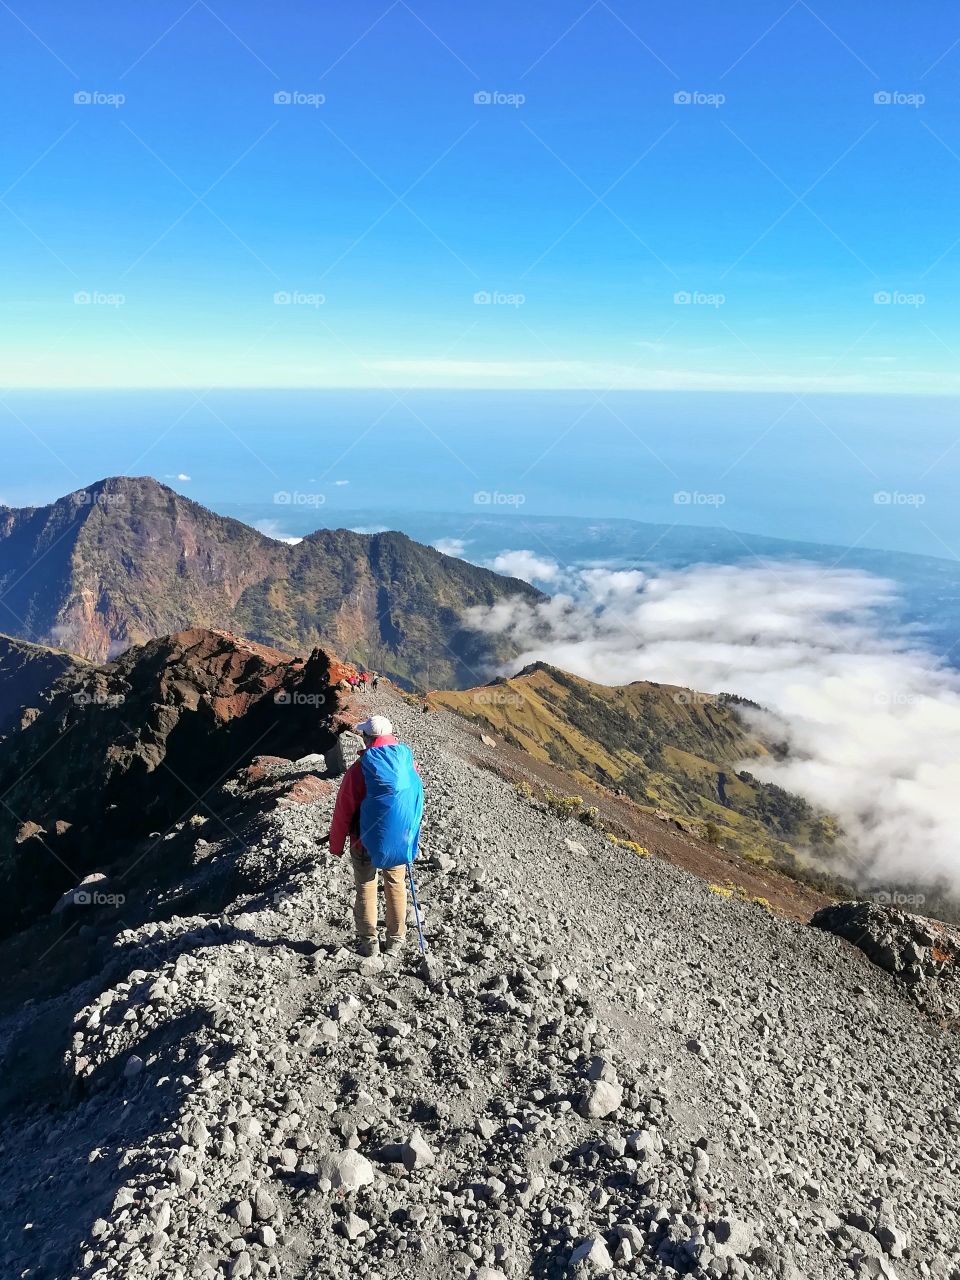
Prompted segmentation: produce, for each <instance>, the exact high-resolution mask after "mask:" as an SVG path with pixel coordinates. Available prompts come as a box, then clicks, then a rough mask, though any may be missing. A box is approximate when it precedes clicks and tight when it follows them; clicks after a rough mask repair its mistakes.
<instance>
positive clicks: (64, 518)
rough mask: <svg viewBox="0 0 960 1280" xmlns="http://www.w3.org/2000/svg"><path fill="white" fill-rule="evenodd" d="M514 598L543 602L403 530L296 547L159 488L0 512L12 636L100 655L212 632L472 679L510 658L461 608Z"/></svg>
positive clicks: (382, 666)
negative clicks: (471, 625)
mask: <svg viewBox="0 0 960 1280" xmlns="http://www.w3.org/2000/svg"><path fill="white" fill-rule="evenodd" d="M508 594H521V595H525V596H527V597H529V598H530V599H540V598H541V596H540V593H539V592H537V591H535V590H534V588H533V587H530V586H529V585H528V584H527V583H525V582H520V581H519V580H517V579H509V578H503V577H501V576H500V575H498V574H495V573H493V572H491V571H490V570H487V569H479V568H476V567H475V566H473V565H468V564H466V563H464V562H463V561H461V560H456V559H453V558H451V557H448V556H444V555H442V554H441V553H440V552H438V551H435V550H434V549H433V548H431V547H423V546H419V545H418V544H417V543H414V542H412V541H411V540H410V539H409V538H407V537H405V536H404V535H403V534H397V533H386V534H375V535H372V536H371V535H365V534H358V533H352V532H350V531H348V530H344V529H337V530H329V529H321V530H319V531H318V532H317V533H315V534H312V535H311V536H310V537H308V538H305V539H304V541H303V542H302V543H300V544H298V545H297V546H288V545H286V544H285V543H280V542H277V541H274V540H272V539H270V538H267V537H265V536H264V535H263V534H261V533H258V532H257V531H256V530H255V529H251V528H249V527H248V526H247V525H244V524H241V523H240V522H239V521H237V520H231V519H228V518H226V517H223V516H218V515H216V514H215V513H213V512H212V511H208V510H207V509H206V508H204V507H202V506H200V505H199V504H197V503H195V502H191V501H190V500H189V499H187V498H184V497H182V496H181V495H179V494H177V493H175V492H174V491H173V490H172V489H169V488H167V487H166V486H165V485H161V484H158V483H157V482H156V481H155V480H151V479H149V478H129V477H114V478H111V479H107V480H102V481H100V482H98V483H97V484H95V485H92V486H91V487H90V488H89V489H86V490H80V491H78V492H77V493H74V494H70V495H68V496H67V497H65V498H61V499H60V500H59V501H57V502H55V503H53V504H52V505H50V506H48V507H38V508H24V509H19V510H15V509H12V508H0V600H2V604H3V608H4V612H3V618H4V619H5V622H4V625H5V626H6V628H7V630H9V631H10V632H11V633H12V634H15V635H18V636H21V637H24V638H27V639H30V640H35V641H41V642H45V643H46V642H52V643H56V644H62V645H64V646H65V647H67V648H69V649H70V650H72V651H74V652H76V653H79V654H82V655H83V656H85V657H89V658H92V659H94V660H98V661H102V660H104V659H105V658H108V657H110V656H112V655H113V654H115V653H117V652H120V651H122V650H123V649H125V648H127V647H129V646H130V645H131V644H141V643H143V642H145V641H147V640H149V639H152V638H153V637H156V636H159V635H166V634H171V633H173V632H176V631H179V630H183V629H184V628H187V627H192V626H204V627H213V628H220V629H227V630H231V631H236V632H239V633H241V634H243V635H246V636H247V637H248V638H250V639H253V640H257V641H259V642H261V643H263V644H268V645H277V646H280V647H286V648H292V649H299V650H309V649H311V648H313V647H315V646H317V645H326V646H329V647H331V648H334V649H335V650H336V651H337V652H339V653H340V654H341V655H342V656H343V657H344V658H345V659H347V660H352V661H358V662H363V663H365V664H366V665H368V666H370V667H372V668H374V669H375V670H381V671H383V672H385V673H386V674H388V675H391V676H392V677H395V678H397V679H399V680H402V681H405V682H407V683H409V684H428V683H433V684H447V683H448V684H452V685H462V684H464V683H472V682H474V681H476V680H477V679H478V678H480V676H481V673H482V672H483V671H484V670H485V669H489V666H490V664H491V663H495V662H497V661H499V660H501V659H503V658H506V657H508V656H509V650H508V649H506V648H505V646H504V642H503V641H502V640H499V639H490V638H487V637H484V636H481V635H479V634H477V633H475V632H467V631H464V630H463V629H462V628H461V627H460V624H459V617H460V614H461V612H462V611H463V610H464V609H465V608H468V607H470V606H473V605H491V604H493V603H495V602H496V601H497V600H499V599H501V598H502V597H503V596H504V595H508Z"/></svg>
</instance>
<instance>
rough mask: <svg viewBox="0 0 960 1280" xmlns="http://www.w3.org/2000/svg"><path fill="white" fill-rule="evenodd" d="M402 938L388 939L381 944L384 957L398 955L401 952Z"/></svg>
mask: <svg viewBox="0 0 960 1280" xmlns="http://www.w3.org/2000/svg"><path fill="white" fill-rule="evenodd" d="M403 943H404V939H403V938H388V939H387V940H386V942H385V943H384V944H383V954H384V955H385V956H396V955H399V954H400V952H401V951H402V950H403Z"/></svg>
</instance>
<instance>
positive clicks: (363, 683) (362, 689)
mask: <svg viewBox="0 0 960 1280" xmlns="http://www.w3.org/2000/svg"><path fill="white" fill-rule="evenodd" d="M360 692H361V693H366V692H367V673H366V672H365V671H361V672H360Z"/></svg>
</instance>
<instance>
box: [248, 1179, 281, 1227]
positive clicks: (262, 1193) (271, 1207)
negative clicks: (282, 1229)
mask: <svg viewBox="0 0 960 1280" xmlns="http://www.w3.org/2000/svg"><path fill="white" fill-rule="evenodd" d="M253 1216H254V1217H255V1218H256V1219H257V1221H258V1222H268V1221H269V1220H270V1219H271V1218H275V1217H276V1216H277V1205H276V1202H275V1200H274V1198H273V1196H272V1195H271V1194H270V1192H269V1191H267V1190H266V1189H265V1188H264V1187H258V1188H257V1191H256V1194H255V1195H254V1197H253Z"/></svg>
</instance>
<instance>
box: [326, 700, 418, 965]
mask: <svg viewBox="0 0 960 1280" xmlns="http://www.w3.org/2000/svg"><path fill="white" fill-rule="evenodd" d="M357 733H359V734H360V735H361V736H362V738H363V751H362V753H361V755H360V758H359V760H357V761H356V762H355V763H354V764H352V765H351V766H350V768H349V769H348V770H347V772H346V773H345V774H344V775H343V779H342V781H341V783H340V790H339V791H338V793H337V803H336V806H335V808H334V811H333V821H332V822H331V824H330V837H329V839H330V852H331V853H332V854H334V856H335V857H340V855H341V854H342V853H343V850H344V847H345V845H346V842H347V839H348V837H349V840H350V861H351V863H352V864H353V879H354V884H355V885H356V890H357V896H356V901H355V903H354V908H353V918H354V921H355V922H356V926H357V941H358V949H359V951H360V954H361V955H364V956H373V955H376V954H377V952H378V951H379V949H380V941H379V935H378V933H377V872H378V871H382V872H383V892H384V897H385V899H386V908H387V911H386V915H387V936H386V942H385V945H384V951H385V952H386V953H387V954H391V953H393V952H396V951H399V950H400V948H401V947H402V946H403V940H404V938H405V937H406V933H407V886H406V881H405V879H404V877H405V875H406V872H407V867H408V864H410V863H412V862H413V860H414V858H415V857H416V854H417V841H418V840H419V838H420V822H421V820H422V818H423V784H422V783H421V781H420V774H419V772H418V770H417V766H416V764H415V763H414V759H413V752H412V751H411V750H410V748H409V747H408V746H406V745H405V744H404V743H402V742H400V741H398V740H397V738H395V737H394V735H393V725H392V724H391V723H390V721H389V720H388V719H387V718H386V716H371V717H370V719H369V720H364V721H363V722H362V723H361V724H358V725H357Z"/></svg>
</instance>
